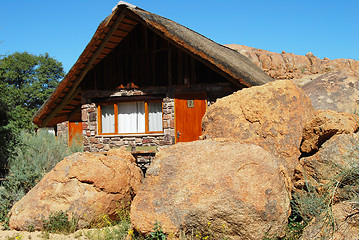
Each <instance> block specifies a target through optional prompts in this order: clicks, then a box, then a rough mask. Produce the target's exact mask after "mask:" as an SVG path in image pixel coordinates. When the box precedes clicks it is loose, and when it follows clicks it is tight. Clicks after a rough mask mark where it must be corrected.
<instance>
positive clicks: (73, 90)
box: [41, 10, 127, 126]
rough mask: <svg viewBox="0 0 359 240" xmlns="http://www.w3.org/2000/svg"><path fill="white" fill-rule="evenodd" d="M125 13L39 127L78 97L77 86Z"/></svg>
mask: <svg viewBox="0 0 359 240" xmlns="http://www.w3.org/2000/svg"><path fill="white" fill-rule="evenodd" d="M126 11H127V10H124V11H122V12H121V14H120V16H119V17H118V18H117V19H116V21H115V23H114V24H113V26H112V27H111V29H110V30H109V31H108V32H107V34H106V37H105V38H104V39H103V40H102V41H101V44H100V45H99V47H98V48H97V49H96V51H95V52H94V53H93V55H92V56H91V58H90V60H89V61H88V62H87V63H86V65H85V67H84V69H83V70H82V71H81V73H80V75H79V76H78V77H77V79H76V81H74V83H73V85H72V86H71V88H70V90H69V91H68V92H67V93H66V97H65V98H64V99H63V100H62V102H61V103H60V104H58V105H57V106H56V107H55V108H54V109H53V110H52V111H51V113H50V114H49V115H48V116H46V117H45V118H44V120H43V121H42V123H41V125H42V126H46V125H47V124H48V123H49V122H50V121H51V120H52V119H53V118H54V117H55V116H56V114H57V113H58V112H59V111H60V110H61V109H62V108H63V106H65V105H66V104H68V103H69V102H70V101H71V100H72V99H73V98H74V97H75V96H77V95H78V93H79V92H80V88H79V85H80V83H81V81H82V79H83V78H84V77H85V76H86V74H87V73H88V71H89V70H90V69H91V68H92V66H93V64H94V63H95V62H96V61H97V60H98V56H99V55H100V54H101V53H102V50H103V49H104V48H105V47H106V45H107V43H108V42H109V40H110V39H111V37H112V34H113V33H114V32H115V31H116V30H117V28H118V26H119V25H120V23H121V22H122V20H123V19H124V17H125V15H126Z"/></svg>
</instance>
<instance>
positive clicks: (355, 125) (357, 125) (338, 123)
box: [300, 110, 359, 153]
mask: <svg viewBox="0 0 359 240" xmlns="http://www.w3.org/2000/svg"><path fill="white" fill-rule="evenodd" d="M358 129H359V117H358V116H356V115H353V114H350V113H338V112H334V111H331V110H320V111H317V113H316V116H315V117H314V118H313V119H312V120H311V121H310V122H308V123H307V124H306V125H305V126H304V129H303V141H302V145H301V147H300V149H301V151H302V152H303V153H313V152H315V151H318V150H319V148H320V146H321V145H322V144H323V143H324V142H326V141H327V140H329V139H330V138H331V137H332V136H334V135H336V134H342V133H345V134H348V133H355V132H357V131H358Z"/></svg>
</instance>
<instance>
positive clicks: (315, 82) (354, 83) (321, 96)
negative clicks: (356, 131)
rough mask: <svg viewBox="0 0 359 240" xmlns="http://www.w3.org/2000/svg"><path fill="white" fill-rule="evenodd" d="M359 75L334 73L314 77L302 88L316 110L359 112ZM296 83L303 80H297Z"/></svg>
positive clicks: (343, 72) (344, 72)
mask: <svg viewBox="0 0 359 240" xmlns="http://www.w3.org/2000/svg"><path fill="white" fill-rule="evenodd" d="M358 76H359V74H358V75H357V76H355V75H352V74H349V73H348V72H346V71H333V72H328V73H325V74H320V75H316V76H313V77H312V79H310V80H308V82H307V83H305V84H304V85H303V86H301V87H302V89H303V90H304V92H305V94H306V95H307V96H308V97H309V98H310V100H311V101H312V104H313V107H314V108H315V109H318V110H319V109H330V110H333V111H337V112H350V113H357V112H359V77H358ZM295 81H296V82H300V81H302V79H297V80H295Z"/></svg>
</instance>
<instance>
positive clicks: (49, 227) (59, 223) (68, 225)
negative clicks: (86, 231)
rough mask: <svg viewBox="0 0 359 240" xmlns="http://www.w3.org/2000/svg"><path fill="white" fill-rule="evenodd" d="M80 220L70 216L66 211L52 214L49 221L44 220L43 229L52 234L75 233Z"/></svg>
mask: <svg viewBox="0 0 359 240" xmlns="http://www.w3.org/2000/svg"><path fill="white" fill-rule="evenodd" d="M77 226H78V219H77V218H76V217H74V216H73V217H72V218H71V219H69V216H68V214H67V213H66V212H64V211H61V210H60V211H58V212H54V213H51V214H50V216H49V218H48V219H44V220H43V228H44V230H45V231H47V232H51V233H73V232H75V231H76V230H77Z"/></svg>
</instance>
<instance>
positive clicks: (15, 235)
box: [0, 230, 89, 240]
mask: <svg viewBox="0 0 359 240" xmlns="http://www.w3.org/2000/svg"><path fill="white" fill-rule="evenodd" d="M0 239H1V240H15V239H16V240H20V239H22V240H26V239H32V240H38V239H58V240H61V239H65V240H66V239H79V240H87V239H89V238H87V237H86V236H85V232H84V230H80V231H77V232H75V233H72V234H68V235H62V234H52V233H50V234H48V233H45V232H24V231H0Z"/></svg>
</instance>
